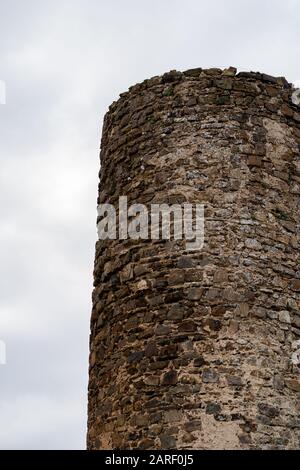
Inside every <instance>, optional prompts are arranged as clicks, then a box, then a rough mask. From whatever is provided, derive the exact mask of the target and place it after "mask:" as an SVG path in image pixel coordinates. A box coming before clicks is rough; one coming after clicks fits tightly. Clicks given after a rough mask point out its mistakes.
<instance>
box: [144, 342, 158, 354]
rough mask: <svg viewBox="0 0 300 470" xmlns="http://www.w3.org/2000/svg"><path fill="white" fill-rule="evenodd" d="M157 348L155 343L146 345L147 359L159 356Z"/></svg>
mask: <svg viewBox="0 0 300 470" xmlns="http://www.w3.org/2000/svg"><path fill="white" fill-rule="evenodd" d="M157 353H158V351H157V346H156V344H155V343H153V342H150V343H148V344H147V345H146V347H145V356H146V357H152V356H157Z"/></svg>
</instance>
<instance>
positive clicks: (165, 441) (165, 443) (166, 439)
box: [159, 434, 176, 449]
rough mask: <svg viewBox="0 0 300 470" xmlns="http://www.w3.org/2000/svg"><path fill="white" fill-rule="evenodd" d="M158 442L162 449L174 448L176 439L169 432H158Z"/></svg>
mask: <svg viewBox="0 0 300 470" xmlns="http://www.w3.org/2000/svg"><path fill="white" fill-rule="evenodd" d="M159 439H160V444H161V448H162V449H175V448H176V439H175V437H173V436H170V435H169V434H160V436H159Z"/></svg>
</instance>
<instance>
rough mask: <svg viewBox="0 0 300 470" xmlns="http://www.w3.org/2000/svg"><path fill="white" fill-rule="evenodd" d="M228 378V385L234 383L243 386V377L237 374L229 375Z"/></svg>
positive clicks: (236, 385)
mask: <svg viewBox="0 0 300 470" xmlns="http://www.w3.org/2000/svg"><path fill="white" fill-rule="evenodd" d="M226 380H227V383H228V385H232V386H234V387H241V386H242V385H243V384H242V379H241V377H238V376H236V375H227V377H226Z"/></svg>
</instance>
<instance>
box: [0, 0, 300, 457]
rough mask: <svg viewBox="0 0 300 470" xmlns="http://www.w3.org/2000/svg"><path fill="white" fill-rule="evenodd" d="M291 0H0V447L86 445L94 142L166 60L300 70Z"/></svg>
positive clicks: (178, 65)
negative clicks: (107, 119)
mask: <svg viewBox="0 0 300 470" xmlns="http://www.w3.org/2000/svg"><path fill="white" fill-rule="evenodd" d="M299 22H300V2H299V0H285V1H282V0H251V1H250V0H226V1H225V0H218V1H217V0H205V1H201V0H184V1H183V0H180V1H179V0H148V1H145V0H57V1H56V0H42V1H41V0H36V1H33V0H26V1H25V0H19V1H17V0H0V79H1V80H3V81H4V82H5V84H6V104H5V105H3V104H2V105H1V104H0V188H1V192H0V214H1V225H0V241H1V243H0V340H2V341H5V343H6V348H7V364H6V365H0V448H1V449H72V448H73V449H80V448H84V447H85V434H86V395H87V369H88V336H89V317H90V310H91V291H92V271H93V257H94V244H95V241H96V226H95V221H96V197H97V174H98V170H99V168H98V167H99V161H98V154H99V143H100V134H101V126H102V119H103V115H104V113H105V111H106V109H107V107H108V105H109V104H110V103H111V102H112V101H114V100H115V99H117V97H118V94H119V93H120V92H123V91H125V90H126V89H127V88H128V87H129V86H130V85H133V84H134V83H136V82H138V81H141V80H143V79H144V78H149V77H151V76H154V75H158V74H161V73H164V72H166V71H168V70H171V69H178V70H185V69H188V68H192V67H227V66H229V65H233V66H236V67H238V69H240V70H254V71H257V70H259V71H263V72H266V73H269V74H273V75H279V76H282V75H284V76H286V78H287V79H288V80H289V81H296V80H299V79H300V66H299V43H300V28H299Z"/></svg>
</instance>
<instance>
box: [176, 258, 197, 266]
mask: <svg viewBox="0 0 300 470" xmlns="http://www.w3.org/2000/svg"><path fill="white" fill-rule="evenodd" d="M194 265H195V263H194V260H193V259H192V258H189V257H188V256H182V258H179V260H178V261H177V268H193V267H194Z"/></svg>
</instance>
